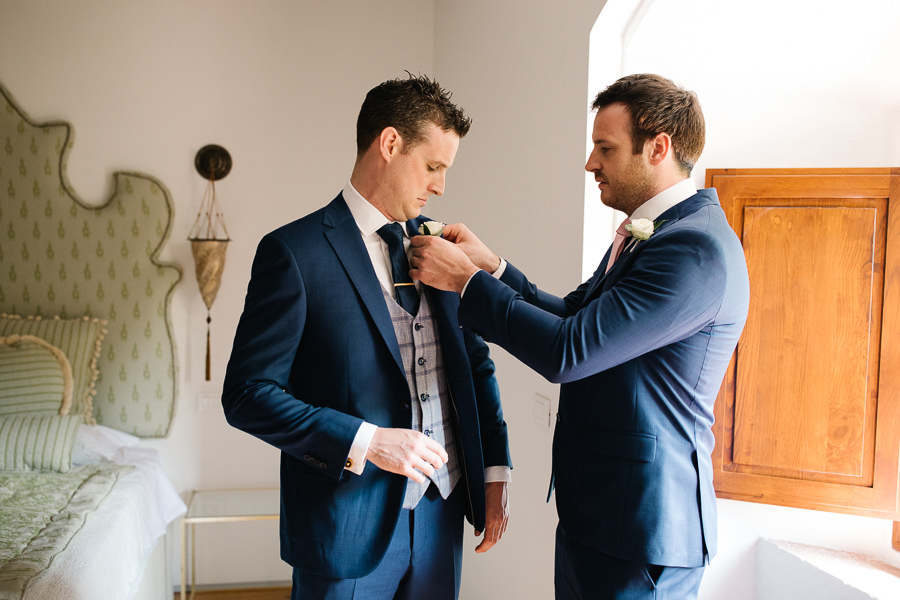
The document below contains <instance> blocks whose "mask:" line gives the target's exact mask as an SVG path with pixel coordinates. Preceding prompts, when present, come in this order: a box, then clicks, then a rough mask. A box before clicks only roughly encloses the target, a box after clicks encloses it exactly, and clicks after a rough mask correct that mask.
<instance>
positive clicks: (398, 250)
mask: <svg viewBox="0 0 900 600" xmlns="http://www.w3.org/2000/svg"><path fill="white" fill-rule="evenodd" d="M470 122H471V121H470V119H469V118H468V117H467V116H466V115H465V113H464V112H463V110H462V109H461V108H460V107H458V106H456V105H455V104H454V103H453V102H451V101H450V93H449V92H447V91H446V90H444V89H443V88H441V86H440V85H439V84H438V83H437V82H435V81H433V80H431V79H429V78H427V77H424V76H420V77H413V76H410V77H409V78H408V79H397V80H391V81H386V82H384V83H382V84H380V85H378V86H376V87H375V88H373V89H372V90H370V91H369V93H368V94H367V95H366V99H365V101H364V102H363V104H362V107H361V108H360V112H359V116H358V119H357V159H356V164H355V165H354V167H353V172H352V174H351V176H350V181H349V182H348V183H347V184H346V185H345V186H344V189H343V191H341V192H340V193H339V194H338V195H337V197H336V198H335V199H334V200H332V201H331V202H330V203H329V204H328V205H326V206H325V207H323V208H321V209H319V210H317V211H315V212H313V213H311V214H309V215H307V216H305V217H303V218H301V219H298V220H296V221H294V222H292V223H289V224H287V225H284V226H282V227H280V228H278V229H276V230H275V231H273V232H271V233H269V234H268V235H266V236H265V237H263V239H262V241H261V242H260V243H259V247H258V249H257V252H256V258H255V259H254V261H253V269H252V272H251V277H250V283H249V285H248V288H247V297H246V301H245V304H244V312H243V314H242V315H241V320H240V323H239V324H238V328H237V333H236V334H235V338H234V348H233V350H232V354H231V359H230V360H229V362H228V369H227V372H226V375H225V383H224V393H223V396H222V404H223V407H224V409H225V415H226V417H227V419H228V422H229V423H230V424H231V425H233V426H235V427H237V428H239V429H241V430H243V431H245V432H247V433H249V434H252V435H254V436H256V437H258V438H260V439H261V440H263V441H265V442H268V443H269V444H272V445H273V446H275V447H277V448H278V449H280V450H281V555H282V558H284V560H285V561H286V562H288V563H289V564H291V565H292V566H293V567H294V572H293V590H292V598H294V599H295V600H299V599H302V600H316V599H319V600H325V599H337V598H340V599H343V600H351V599H354V598H355V599H362V600H416V599H418V598H429V599H433V600H455V599H456V598H457V597H458V595H459V588H460V573H461V569H462V536H463V521H464V518H468V519H469V520H470V522H471V523H472V524H473V525H474V528H475V531H476V534H480V533H481V532H484V537H483V539H482V541H481V543H480V544H479V545H478V547H477V548H476V552H485V551H487V550H488V549H490V548H491V547H492V546H493V545H494V544H495V543H496V542H497V541H499V540H500V538H501V536H502V535H503V531H504V529H505V527H506V522H507V518H508V514H509V512H508V504H507V483H506V482H507V481H508V479H509V468H510V459H509V448H508V436H507V429H506V423H505V422H504V421H503V412H502V410H501V406H500V396H499V389H498V387H497V382H496V380H495V378H494V363H493V362H492V361H491V359H490V356H489V355H488V349H487V346H486V345H485V343H484V342H483V341H481V340H480V339H479V338H478V337H477V336H475V335H474V334H473V333H472V332H471V331H469V330H467V329H463V328H462V327H460V326H459V323H458V322H457V317H456V314H457V307H458V305H459V297H458V296H457V295H456V294H452V293H447V292H441V291H438V290H434V289H426V288H425V287H424V286H422V285H416V284H414V283H413V282H412V280H410V279H409V265H408V262H407V257H406V254H405V252H406V251H405V248H404V246H406V245H408V244H409V236H410V234H411V233H412V234H413V235H414V232H415V231H416V230H417V229H418V227H419V226H420V224H421V223H423V222H424V221H425V220H426V219H425V218H424V217H421V216H420V213H421V211H422V208H423V207H424V205H425V203H426V201H427V200H428V199H429V198H430V197H431V196H432V195H435V196H440V195H441V194H442V193H443V191H444V185H445V182H446V174H447V170H448V169H449V168H450V166H451V165H452V164H453V161H454V158H455V156H456V152H457V149H458V148H459V141H460V138H462V137H463V136H465V135H466V132H467V131H468V130H469V125H470Z"/></svg>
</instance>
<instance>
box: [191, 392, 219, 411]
mask: <svg viewBox="0 0 900 600" xmlns="http://www.w3.org/2000/svg"><path fill="white" fill-rule="evenodd" d="M220 406H221V404H220V402H219V394H217V393H215V392H200V393H199V394H198V395H197V410H219V407H220Z"/></svg>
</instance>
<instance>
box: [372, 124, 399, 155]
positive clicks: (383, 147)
mask: <svg viewBox="0 0 900 600" xmlns="http://www.w3.org/2000/svg"><path fill="white" fill-rule="evenodd" d="M402 148H403V138H401V137H400V132H399V131H397V130H396V129H394V128H393V127H385V128H384V129H383V130H382V131H381V135H380V136H378V150H379V152H380V153H381V157H382V158H383V159H384V160H385V161H387V162H390V161H391V160H392V159H393V158H394V157H395V156H397V155H398V154H400V150H401V149H402Z"/></svg>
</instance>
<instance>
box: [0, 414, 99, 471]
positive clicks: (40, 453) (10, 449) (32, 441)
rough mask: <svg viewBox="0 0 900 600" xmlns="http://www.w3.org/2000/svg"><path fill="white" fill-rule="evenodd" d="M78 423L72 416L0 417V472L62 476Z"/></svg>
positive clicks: (70, 452)
mask: <svg viewBox="0 0 900 600" xmlns="http://www.w3.org/2000/svg"><path fill="white" fill-rule="evenodd" d="M81 421H82V418H81V417H80V416H76V415H65V416H58V415H56V416H50V415H43V416H41V415H19V416H15V417H0V470H7V471H58V472H60V473H65V472H66V471H68V470H69V469H70V468H71V467H72V447H73V446H74V445H75V436H76V434H77V433H78V428H79V427H80V426H81Z"/></svg>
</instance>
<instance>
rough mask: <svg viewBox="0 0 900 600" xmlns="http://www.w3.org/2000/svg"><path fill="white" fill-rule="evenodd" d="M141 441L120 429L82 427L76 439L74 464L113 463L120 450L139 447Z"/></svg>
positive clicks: (73, 454)
mask: <svg viewBox="0 0 900 600" xmlns="http://www.w3.org/2000/svg"><path fill="white" fill-rule="evenodd" d="M140 441H141V440H140V438H137V437H135V436H133V435H131V434H128V433H125V432H124V431H119V430H118V429H112V428H110V427H104V426H103V425H82V426H81V427H80V428H79V429H78V435H77V436H76V437H75V447H74V448H73V449H72V464H73V465H76V466H81V465H92V464H97V463H101V462H112V458H113V455H114V454H115V453H116V451H117V450H118V449H119V448H127V447H131V446H137V445H138V444H139V443H140Z"/></svg>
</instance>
